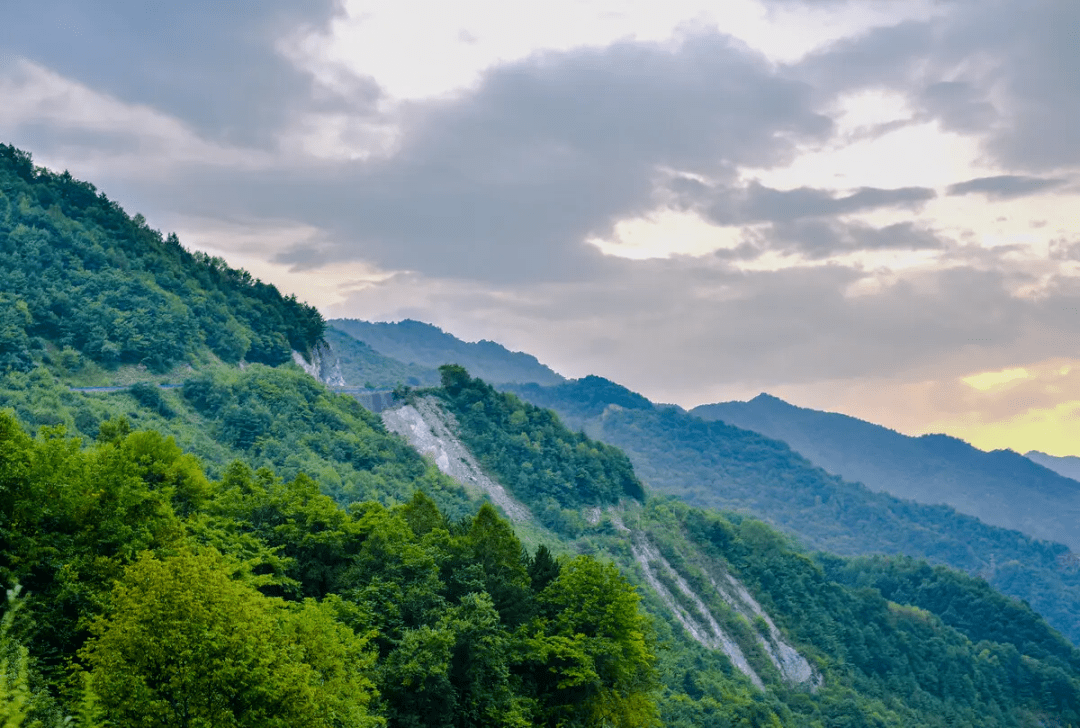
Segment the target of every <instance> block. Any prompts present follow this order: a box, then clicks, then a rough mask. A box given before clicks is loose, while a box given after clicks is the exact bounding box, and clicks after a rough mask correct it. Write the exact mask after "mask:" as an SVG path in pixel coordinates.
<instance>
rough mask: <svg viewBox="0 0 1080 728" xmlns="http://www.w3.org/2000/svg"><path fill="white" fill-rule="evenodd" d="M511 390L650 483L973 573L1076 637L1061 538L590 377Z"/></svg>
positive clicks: (809, 535) (803, 530)
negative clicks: (927, 499) (1028, 532)
mask: <svg viewBox="0 0 1080 728" xmlns="http://www.w3.org/2000/svg"><path fill="white" fill-rule="evenodd" d="M515 391H516V392H517V393H519V394H520V395H521V396H522V397H523V398H525V399H526V400H528V401H532V402H534V403H536V404H538V405H540V406H543V407H551V408H553V409H554V410H556V411H557V412H559V413H560V414H561V415H563V416H564V417H566V418H567V421H568V422H569V423H571V424H572V426H574V427H584V429H585V431H586V432H588V433H589V434H590V435H591V436H592V437H595V438H596V439H598V440H600V441H602V442H606V443H609V444H612V445H615V446H616V447H619V448H621V449H622V450H623V451H625V452H626V454H627V455H628V456H629V457H630V459H631V461H632V462H633V464H634V468H635V470H636V471H637V473H638V474H639V475H640V476H641V478H642V480H643V481H644V482H645V484H646V485H647V486H648V487H649V488H651V489H652V490H653V491H655V492H659V493H667V494H670V495H673V496H677V497H679V498H681V499H683V500H685V501H686V502H688V503H691V504H694V505H698V506H704V507H711V508H722V509H734V510H738V511H741V512H744V513H749V514H752V515H754V516H756V517H758V518H762V519H764V520H765V521H767V522H769V523H772V524H774V525H776V526H777V527H779V528H781V529H783V530H784V531H786V532H788V533H790V534H793V535H795V536H797V537H798V538H799V540H800V541H802V542H803V543H805V544H806V545H808V546H810V547H811V548H815V549H821V550H823V551H830V552H833V553H837V554H843V555H848V556H857V555H863V554H880V553H884V554H904V555H907V556H912V557H916V558H923V559H929V560H930V561H931V562H933V563H937V564H945V565H948V566H951V567H953V568H955V569H960V570H962V571H965V572H967V573H970V574H977V575H980V576H984V577H985V578H986V579H988V580H989V582H990V583H991V584H993V585H994V586H995V587H996V588H997V589H1000V590H1001V591H1002V592H1004V593H1006V594H1009V595H1012V596H1015V597H1018V598H1020V599H1024V600H1026V601H1027V602H1028V603H1029V604H1031V605H1032V606H1033V607H1034V608H1035V609H1036V610H1037V611H1038V612H1039V613H1040V614H1042V615H1043V616H1044V617H1046V619H1047V620H1048V621H1049V622H1050V623H1051V624H1052V625H1054V626H1055V627H1056V628H1057V629H1059V630H1061V631H1062V633H1064V634H1065V635H1067V636H1068V637H1069V638H1070V639H1071V640H1072V641H1073V642H1074V643H1076V644H1080V626H1078V625H1080V574H1078V573H1077V571H1076V569H1075V568H1074V567H1073V566H1072V565H1071V561H1070V559H1069V551H1068V548H1067V547H1066V546H1064V545H1062V544H1057V543H1053V542H1048V541H1040V540H1038V539H1034V538H1032V537H1030V536H1025V535H1023V534H1021V533H1018V532H1016V531H1011V530H1007V529H1003V528H999V527H995V526H990V525H987V524H985V523H983V522H981V521H979V520H977V519H975V518H973V517H971V516H967V515H964V514H961V513H957V512H956V511H955V510H953V509H952V508H949V507H946V506H932V505H925V504H919V503H916V502H913V501H910V500H903V499H899V498H896V497H894V496H891V495H889V494H887V493H879V492H874V491H871V490H870V489H868V488H866V487H865V486H863V485H861V484H859V483H853V482H849V481H846V480H843V479H841V478H839V477H837V476H833V475H830V474H828V473H827V472H825V471H824V470H822V469H820V468H818V467H815V466H814V464H812V463H811V462H809V461H807V460H806V459H805V458H804V457H802V456H801V455H800V454H799V453H797V452H794V451H793V450H792V449H791V448H789V447H788V446H787V445H786V444H785V443H783V442H780V441H778V440H774V439H771V438H768V437H766V436H764V435H761V434H758V433H756V432H752V431H749V430H743V429H740V428H737V427H733V426H731V425H728V424H725V423H724V422H719V421H714V422H707V421H705V420H702V419H700V418H698V417H694V416H692V415H689V414H687V413H685V412H682V411H680V410H678V409H676V408H672V407H657V406H653V405H652V404H651V403H648V400H645V399H644V398H642V397H640V396H639V395H635V394H633V393H632V392H629V391H628V390H625V388H622V387H619V386H618V385H615V384H613V383H611V382H608V381H606V380H603V379H600V378H599V377H592V378H588V379H583V380H578V381H576V382H568V383H567V384H565V385H560V386H557V387H538V386H524V387H516V388H515ZM605 401H610V404H609V405H606V406H605V405H604V402H605ZM1033 467H1035V466H1033Z"/></svg>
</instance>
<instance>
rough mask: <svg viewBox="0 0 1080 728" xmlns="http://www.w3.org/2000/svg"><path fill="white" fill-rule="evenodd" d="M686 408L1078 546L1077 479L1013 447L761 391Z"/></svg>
mask: <svg viewBox="0 0 1080 728" xmlns="http://www.w3.org/2000/svg"><path fill="white" fill-rule="evenodd" d="M691 414H694V415H697V416H699V417H702V418H703V419H706V420H722V421H724V422H727V423H728V424H729V425H734V426H736V427H741V428H742V429H744V430H753V431H754V432H760V433H761V434H763V435H765V436H766V437H771V438H773V439H776V440H783V441H784V442H786V443H787V444H788V445H790V446H791V448H792V449H793V450H795V451H796V452H798V453H799V454H800V455H802V456H803V457H805V458H806V459H807V460H809V461H810V462H812V463H814V464H815V465H817V466H819V467H822V468H824V469H825V470H827V471H829V472H830V473H833V474H835V475H839V476H841V477H842V478H845V479H847V480H852V481H856V482H860V483H863V484H865V485H866V486H867V487H868V488H870V489H872V490H876V491H884V492H887V493H890V494H892V495H894V496H896V497H898V498H907V499H910V500H914V501H918V502H920V503H929V504H938V503H941V504H945V505H950V506H952V507H954V508H956V509H957V510H958V511H960V512H962V513H967V514H969V515H972V516H975V517H976V518H979V519H980V520H982V521H984V522H985V523H990V524H993V525H996V526H1002V527H1004V528H1012V529H1016V530H1018V531H1023V532H1024V533H1026V534H1029V535H1031V536H1035V537H1036V538H1044V539H1049V540H1052V541H1060V542H1061V543H1064V544H1067V545H1068V546H1071V547H1072V548H1073V549H1075V550H1077V551H1080V482H1077V481H1075V480H1072V479H1070V478H1066V477H1064V476H1062V475H1060V474H1058V473H1056V472H1053V471H1051V470H1050V469H1048V468H1046V467H1043V465H1042V464H1036V463H1035V462H1032V461H1031V460H1029V459H1028V458H1025V457H1023V456H1021V455H1020V454H1019V453H1015V452H1013V451H1011V450H995V451H994V452H984V451H982V450H979V449H977V448H974V447H972V446H971V445H968V444H967V443H966V442H963V441H962V440H958V439H956V438H954V437H948V436H946V435H923V436H921V437H909V436H907V435H902V434H900V433H899V432H895V431H893V430H890V429H888V428H885V427H881V426H879V425H874V424H871V423H869V422H864V421H862V420H859V419H856V418H854V417H849V416H847V415H842V414H836V413H833V412H819V411H817V410H812V409H806V408H804V407H795V406H794V405H791V404H788V403H787V402H784V401H783V400H781V399H777V398H776V397H771V396H769V395H765V394H763V395H760V396H758V397H755V398H754V399H752V400H750V401H749V402H725V403H722V404H711V405H703V406H701V407H696V408H694V409H693V410H691Z"/></svg>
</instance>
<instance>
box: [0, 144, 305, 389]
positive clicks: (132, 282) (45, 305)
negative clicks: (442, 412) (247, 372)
mask: <svg viewBox="0 0 1080 728" xmlns="http://www.w3.org/2000/svg"><path fill="white" fill-rule="evenodd" d="M324 329H325V322H324V321H323V318H322V316H321V315H320V314H319V312H318V311H316V310H315V309H314V308H313V307H311V306H308V305H306V304H303V303H301V302H299V301H297V300H296V298H295V297H292V296H282V295H281V294H280V293H279V292H278V290H277V289H276V288H275V287H274V286H272V285H270V284H267V283H263V282H261V281H259V280H257V279H254V278H252V277H251V275H250V274H249V273H247V272H246V271H243V270H237V269H234V268H230V267H229V266H228V265H227V264H226V263H225V261H223V260H221V259H220V258H213V257H210V256H207V255H205V254H203V253H191V252H189V251H187V250H185V249H184V248H183V247H182V246H181V245H180V241H179V240H178V239H177V238H176V236H175V235H169V236H162V235H161V233H159V232H157V231H156V230H152V229H151V228H150V227H149V226H148V225H147V224H146V221H145V220H144V219H143V218H142V216H141V215H136V216H135V217H129V216H128V214H127V213H125V212H124V211H123V210H122V209H121V208H120V206H119V205H117V204H116V202H114V201H112V200H110V199H109V198H108V197H106V196H105V195H104V194H103V193H99V192H98V191H97V189H95V187H94V186H93V185H91V184H89V183H87V182H81V181H79V180H76V179H74V178H72V177H71V175H69V174H68V173H67V172H64V173H63V174H57V173H55V172H50V171H49V170H46V169H42V168H41V167H35V166H34V164H33V162H32V160H31V158H30V155H29V154H27V153H25V152H22V151H20V150H18V149H16V148H14V147H11V146H6V145H3V144H0V371H13V370H14V371H29V370H30V369H32V368H33V367H34V365H35V363H36V362H38V361H41V360H42V359H45V358H48V359H53V358H60V359H63V360H64V361H67V362H78V361H80V360H82V359H85V360H87V361H89V362H93V363H95V364H97V365H100V366H103V367H106V368H115V367H116V366H119V365H123V364H129V365H140V366H144V367H146V368H148V369H150V370H151V371H156V372H162V371H166V370H168V369H170V368H171V367H173V366H174V365H176V364H180V363H190V362H192V361H194V360H196V359H198V358H200V357H205V353H206V352H207V351H209V352H212V353H213V354H214V355H215V356H217V357H218V358H220V359H221V360H222V361H226V362H231V363H235V362H238V361H240V360H241V359H244V360H247V361H249V362H260V363H263V364H269V365H277V364H282V363H284V362H287V361H289V360H290V359H291V356H292V355H291V352H292V351H293V350H296V351H300V352H302V353H303V354H305V355H307V354H309V353H310V352H311V350H312V349H314V348H315V347H316V346H317V345H318V344H319V342H320V341H321V340H322V337H323V332H324Z"/></svg>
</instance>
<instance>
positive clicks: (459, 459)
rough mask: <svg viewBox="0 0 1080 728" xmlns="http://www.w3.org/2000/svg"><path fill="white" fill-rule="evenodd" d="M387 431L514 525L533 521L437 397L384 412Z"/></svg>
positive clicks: (426, 398)
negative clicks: (463, 438)
mask: <svg viewBox="0 0 1080 728" xmlns="http://www.w3.org/2000/svg"><path fill="white" fill-rule="evenodd" d="M382 420H383V424H384V425H386V429H388V430H390V431H391V432H396V433H397V434H399V435H401V436H402V437H404V438H405V439H406V440H408V441H409V444H410V445H412V446H413V447H414V448H416V450H417V452H419V453H420V454H421V455H426V456H428V457H430V458H432V459H433V460H434V461H435V466H436V467H438V468H439V470H440V471H442V472H443V473H445V474H446V475H449V476H450V477H451V478H453V479H454V480H456V481H458V482H459V483H461V484H462V485H464V486H465V487H466V488H468V489H470V490H472V491H473V492H477V491H479V492H483V493H487V495H488V496H489V497H490V498H491V501H492V502H493V503H494V504H495V505H497V506H498V507H499V508H501V509H502V510H503V513H505V514H506V515H507V517H508V518H509V519H510V520H511V521H513V522H514V523H524V522H526V521H529V520H531V519H532V514H531V513H529V509H528V508H526V507H525V505H523V504H522V503H519V502H518V501H516V500H515V499H514V498H513V496H511V495H510V494H509V493H508V492H507V491H506V488H504V487H503V486H502V485H501V484H500V483H498V482H496V481H494V480H492V479H491V478H490V477H488V476H487V475H486V474H485V473H484V471H483V470H482V469H481V468H480V464H479V463H477V462H476V458H474V457H473V454H472V453H471V452H470V451H469V448H467V447H466V446H465V444H464V443H462V442H461V440H459V439H458V437H457V435H456V434H454V430H455V429H456V428H455V423H454V420H453V415H451V414H450V413H449V412H446V411H445V410H444V409H443V408H442V407H441V406H440V405H439V402H438V400H436V399H435V398H434V397H424V398H423V399H420V400H419V401H418V402H417V403H416V405H415V406H413V405H405V406H404V407H397V408H395V409H388V410H386V411H384V412H383V413H382Z"/></svg>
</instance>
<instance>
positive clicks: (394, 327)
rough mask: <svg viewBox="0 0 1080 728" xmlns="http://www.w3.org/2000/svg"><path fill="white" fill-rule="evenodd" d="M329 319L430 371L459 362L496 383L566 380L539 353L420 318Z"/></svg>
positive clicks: (387, 352) (382, 351)
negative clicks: (468, 336)
mask: <svg viewBox="0 0 1080 728" xmlns="http://www.w3.org/2000/svg"><path fill="white" fill-rule="evenodd" d="M328 323H329V325H330V326H331V327H332V328H334V329H337V330H339V331H342V332H344V333H346V334H348V335H349V336H351V337H353V338H354V339H356V340H358V341H362V342H364V343H365V344H367V345H368V346H370V347H371V348H372V349H374V350H375V351H377V352H379V353H380V354H384V355H385V356H388V357H391V358H393V359H397V360H398V361H399V362H402V363H405V364H412V365H417V366H419V367H424V368H427V369H437V368H438V367H440V366H442V365H443V364H460V365H461V366H463V367H465V368H466V369H468V370H469V373H470V374H472V375H473V376H476V377H479V378H481V379H483V380H484V381H487V382H491V383H495V384H502V383H506V382H536V383H538V384H559V383H561V382H563V381H565V379H564V378H563V377H562V376H561V375H559V374H558V373H556V372H555V371H553V370H552V369H550V368H549V367H546V366H544V365H543V364H541V363H540V362H539V361H537V359H536V357H535V356H532V355H530V354H524V353H522V352H517V351H510V350H509V349H507V348H506V347H504V346H502V345H501V344H496V343H495V342H494V341H477V342H472V343H470V342H466V341H462V340H461V339H458V338H457V337H455V336H452V335H450V334H448V333H446V332H444V331H443V330H442V329H440V328H439V327H437V326H432V325H431V324H425V323H422V322H420V321H413V320H411V319H406V320H404V321H399V322H397V323H372V322H369V321H358V320H356V319H333V320H331V321H329V322H328ZM412 376H416V377H417V379H418V380H424V376H423V375H417V374H416V373H414V374H413V375H412ZM349 383H350V384H353V382H349ZM424 383H427V382H424ZM356 384H358V385H363V384H364V383H363V382H357V383H356Z"/></svg>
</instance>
